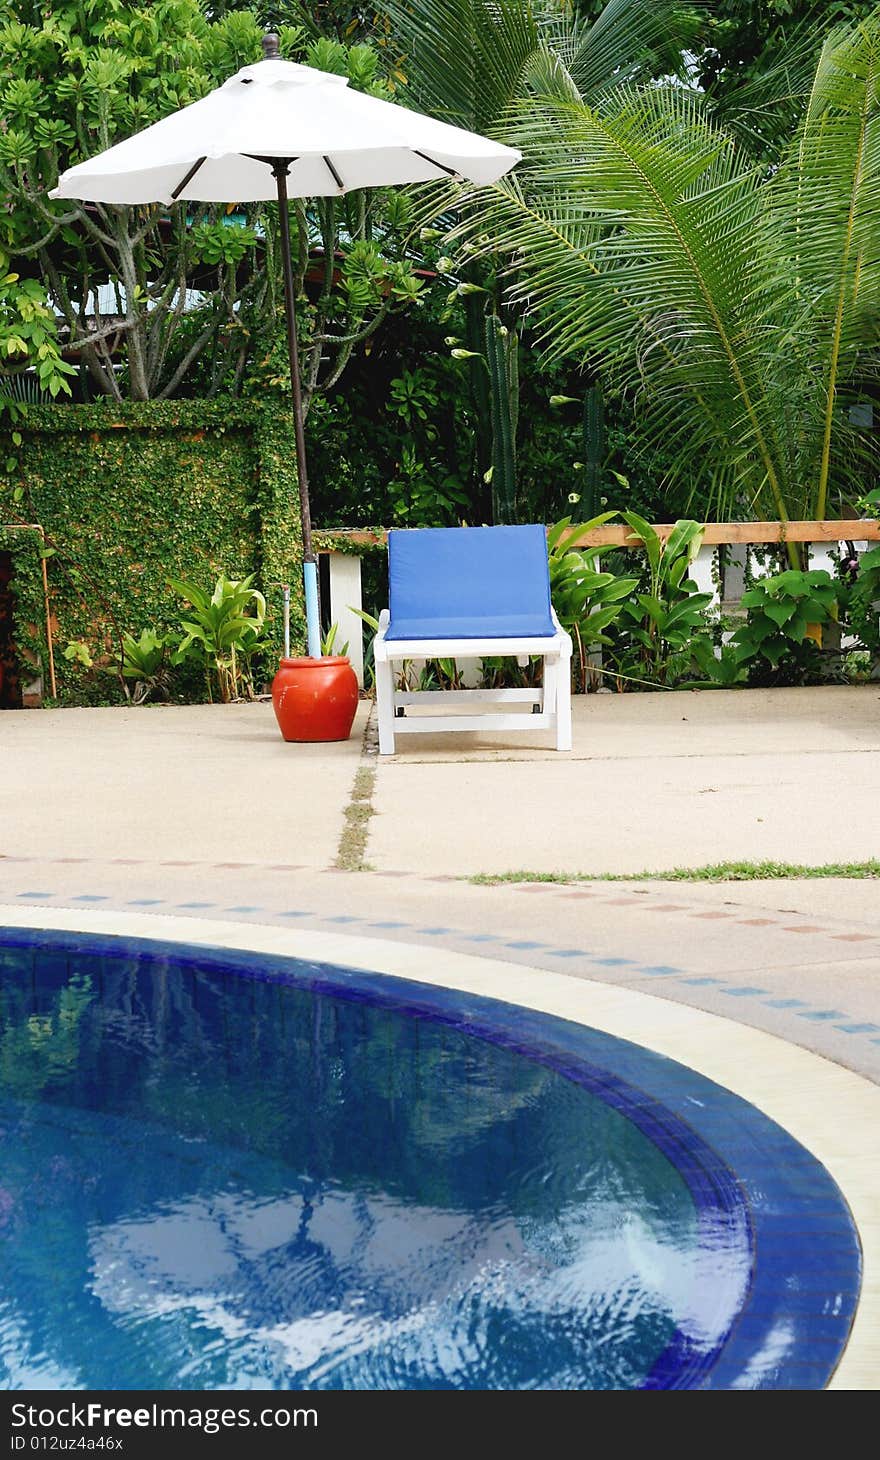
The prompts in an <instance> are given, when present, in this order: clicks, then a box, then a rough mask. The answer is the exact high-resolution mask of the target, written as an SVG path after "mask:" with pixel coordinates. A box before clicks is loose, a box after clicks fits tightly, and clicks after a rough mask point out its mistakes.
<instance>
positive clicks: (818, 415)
mask: <svg viewBox="0 0 880 1460" xmlns="http://www.w3.org/2000/svg"><path fill="white" fill-rule="evenodd" d="M554 59H555V74H556V84H555V86H551V85H550V84H549V81H548V85H547V87H546V88H545V91H544V92H543V93H537V94H535V95H532V96H530V97H529V98H528V100H524V101H522V102H520V103H517V104H516V105H515V106H514V107H513V108H512V109H511V111H510V113H509V118H508V121H507V122H506V123H505V127H504V137H505V140H507V141H509V142H511V143H513V144H514V145H516V146H519V147H520V148H521V149H522V150H523V151H524V153H525V158H524V161H523V163H522V164H521V165H520V166H519V168H517V170H516V173H515V174H513V175H512V176H511V177H509V178H506V179H503V180H502V182H500V183H499V184H497V185H496V186H495V187H494V188H492V189H484V190H473V191H472V192H471V193H470V194H469V197H470V202H471V212H470V213H468V214H467V216H466V217H465V219H464V221H463V222H462V223H461V224H460V225H459V227H458V228H457V230H456V231H455V232H454V234H453V236H452V240H451V241H452V242H453V243H454V244H455V246H456V247H458V248H459V249H461V248H463V249H465V251H466V257H467V259H468V264H469V267H471V266H473V265H474V261H475V260H476V261H477V262H478V261H479V260H480V259H481V258H484V257H485V258H487V259H493V260H494V259H496V258H497V257H498V255H499V254H501V255H502V256H503V257H504V258H506V259H507V260H508V263H509V288H508V293H507V304H508V307H509V308H513V309H519V310H522V311H525V312H526V314H527V318H528V320H529V322H530V323H531V324H532V325H533V326H534V327H535V328H536V330H537V337H538V339H539V341H540V342H541V343H542V344H543V345H544V347H545V349H546V352H547V356H548V357H549V358H553V359H563V358H566V359H570V360H577V361H580V362H581V363H583V364H585V365H588V366H589V368H591V369H593V368H597V367H600V368H601V369H602V373H603V378H605V379H607V380H610V381H611V382H612V384H613V386H614V388H615V389H616V390H621V391H624V392H631V393H632V394H633V395H635V394H636V393H638V394H639V398H640V407H641V409H640V416H641V429H642V431H643V434H644V437H645V438H651V439H653V440H654V441H657V440H662V441H664V443H665V447H666V450H667V451H668V454H669V460H668V467H667V477H668V480H669V481H670V482H671V483H672V484H673V485H676V484H678V485H679V486H681V485H682V484H684V483H687V485H688V487H689V488H690V489H691V490H692V491H693V493H694V496H695V499H698V500H699V502H700V511H701V513H705V514H706V515H721V516H724V515H735V514H736V513H737V512H742V511H743V510H746V511H748V512H754V511H755V510H757V511H759V512H761V513H763V514H765V515H767V516H768V517H775V518H785V517H789V516H791V517H806V518H821V517H823V516H824V515H825V513H826V510H827V507H828V504H829V503H835V504H838V503H840V502H841V501H847V500H851V499H852V497H853V496H854V495H856V494H857V489H858V488H860V486H861V483H862V482H863V481H864V476H865V472H866V470H867V471H870V470H871V469H872V467H871V453H872V451H873V449H874V448H873V445H872V442H871V440H870V433H869V432H867V431H865V430H863V429H862V428H861V427H859V426H858V425H857V424H856V423H855V422H854V421H853V420H852V419H851V418H850V416H849V413H848V411H847V410H846V409H845V407H847V406H848V405H849V404H855V403H857V402H859V401H860V400H863V399H864V398H865V396H866V394H870V391H871V390H872V389H873V383H874V382H875V381H876V380H877V378H878V376H880V348H878V341H877V333H876V299H877V295H878V287H880V285H878V278H877V273H878V269H880V263H878V260H880V210H878V208H877V198H878V196H880V151H878V149H877V147H876V145H875V134H876V131H877V128H878V125H880V11H877V12H875V13H874V15H873V16H872V17H871V18H870V19H868V20H865V21H864V22H863V23H862V24H861V25H860V26H859V27H857V28H855V29H852V30H845V31H843V32H837V31H835V32H832V33H831V34H830V35H829V36H828V38H827V39H826V42H825V45H824V47H823V49H822V52H821V55H820V57H819V60H818V63H817V66H816V69H815V74H814V78H813V85H812V89H811V93H810V101H809V105H808V106H807V107H806V108H805V109H804V111H803V115H802V119H801V121H800V125H799V127H798V130H797V132H796V134H795V135H794V136H792V137H791V138H790V140H789V142H788V145H787V146H786V148H785V150H784V153H783V154H782V156H781V158H780V159H779V161H778V164H777V165H776V166H774V167H773V168H771V169H768V168H766V167H765V166H756V165H755V163H754V160H753V159H752V158H751V157H749V155H748V154H747V153H745V152H744V151H743V149H742V148H740V147H738V146H737V145H736V143H735V141H734V138H733V137H732V136H731V134H730V133H729V132H727V131H725V130H724V129H723V128H722V127H721V126H720V125H719V124H718V123H717V122H715V121H714V120H713V119H712V116H711V114H710V113H709V112H708V111H707V108H706V106H705V103H704V100H703V98H702V97H701V96H700V95H699V94H698V93H696V92H694V91H693V90H688V89H686V88H681V87H677V88H668V87H661V86H653V87H646V88H644V89H641V90H636V89H634V88H626V87H622V88H616V89H615V90H614V92H613V94H610V95H609V96H608V97H606V98H603V99H601V100H600V101H599V102H597V103H596V104H592V105H591V104H589V103H587V102H586V101H584V100H583V98H582V97H580V96H579V95H578V92H577V87H576V86H575V85H574V83H573V81H571V84H566V85H567V90H565V88H563V87H562V81H563V80H564V70H565V68H564V61H563V58H561V57H559V58H554ZM569 77H570V73H569ZM563 92H564V94H563Z"/></svg>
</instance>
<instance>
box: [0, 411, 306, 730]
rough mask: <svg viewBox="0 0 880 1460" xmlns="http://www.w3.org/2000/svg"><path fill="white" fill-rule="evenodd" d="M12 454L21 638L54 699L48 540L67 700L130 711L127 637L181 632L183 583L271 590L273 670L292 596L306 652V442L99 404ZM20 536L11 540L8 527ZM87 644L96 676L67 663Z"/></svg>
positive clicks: (30, 421) (195, 417)
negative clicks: (27, 527)
mask: <svg viewBox="0 0 880 1460" xmlns="http://www.w3.org/2000/svg"><path fill="white" fill-rule="evenodd" d="M16 429H17V433H18V435H19V436H20V444H16V440H13V438H12V436H11V435H10V434H9V433H7V434H6V436H5V437H3V438H0V461H2V462H3V463H5V469H4V471H3V472H2V473H0V550H5V551H12V552H13V553H14V555H15V557H14V568H15V581H14V589H15V614H14V632H15V637H16V650H17V653H18V655H19V658H20V660H21V661H22V663H23V664H32V663H34V662H35V660H38V661H39V663H40V665H41V668H42V672H43V685H44V695H46V696H47V695H48V683H49V681H48V675H47V672H46V670H47V662H46V661H47V649H46V634H45V612H44V606H43V601H42V582H41V572H40V564H39V552H40V550H41V544H40V540H39V537H38V535H37V534H36V533H27V532H22V531H20V530H15V529H14V524H16V523H23V522H28V523H38V524H40V526H42V528H43V529H44V531H45V534H46V542H47V547H48V551H49V554H50V556H49V559H48V570H49V589H50V603H51V612H52V621H53V635H54V639H55V665H56V674H57V682H58V700H59V702H60V703H62V704H89V703H99V702H102V701H107V702H113V701H115V700H117V699H121V698H122V691H121V688H120V687H119V683H118V680H117V679H116V677H115V676H114V674H113V673H112V672H107V671H108V667H109V668H110V669H111V670H112V666H113V663H114V661H115V660H116V659H117V658H118V653H117V647H116V646H117V644H118V640H119V636H120V635H121V634H122V633H132V634H134V635H135V636H137V634H138V633H139V632H140V630H141V629H142V628H143V627H145V626H146V625H148V624H155V625H156V626H157V627H158V628H160V629H169V628H172V627H173V626H174V625H175V624H176V623H177V620H178V615H179V610H180V607H181V605H180V601H179V600H178V599H177V598H176V596H175V595H174V593H173V592H172V591H171V589H170V588H169V587H168V579H169V578H172V577H178V578H180V577H182V578H192V579H196V580H197V581H199V582H201V583H203V584H204V585H205V586H207V585H209V584H212V583H213V581H214V579H215V578H216V576H217V574H218V573H219V572H220V571H221V570H223V571H225V572H226V573H227V574H228V576H229V577H231V578H236V577H243V576H244V575H245V574H246V573H251V572H255V573H256V574H257V584H258V586H259V587H260V588H261V589H262V590H263V592H264V593H265V594H266V597H267V600H268V604H269V634H270V643H271V646H272V652H271V653H270V654H269V656H268V662H269V669H270V672H271V659H272V657H273V654H274V650H275V649H276V648H277V647H278V646H279V644H280V639H281V632H282V630H281V592H280V587H279V585H280V584H281V583H282V582H289V583H290V584H291V598H292V603H291V634H292V640H293V643H294V645H295V646H296V645H299V644H302V642H303V640H304V627H303V619H304V615H303V603H302V589H301V574H300V562H301V554H300V532H299V509H298V498H297V477H296V463H295V455H294V441H293V430H292V425H291V423H290V422H289V419H288V418H287V416H286V413H284V412H282V413H281V414H280V416H279V413H278V409H277V407H275V408H274V409H272V410H270V409H268V408H266V407H263V406H260V405H254V404H253V403H242V402H238V401H210V402H204V401H179V402H168V403H163V404H154V403H147V404H126V405H119V404H118V403H113V402H109V401H108V402H101V403H98V404H94V405H61V406H33V407H30V408H28V410H27V413H26V416H25V418H24V420H23V421H21V422H17V423H16ZM7 524H8V525H9V527H8V529H6V530H4V528H5V527H6V525H7ZM70 644H83V645H84V646H85V647H86V649H87V650H88V653H89V655H90V657H91V658H92V659H93V660H94V667H93V668H91V669H86V668H84V666H83V664H82V663H79V662H76V661H71V660H68V659H65V657H64V650H65V648H66V647H67V646H68V645H70Z"/></svg>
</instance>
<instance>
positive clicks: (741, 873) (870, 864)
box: [465, 857, 880, 887]
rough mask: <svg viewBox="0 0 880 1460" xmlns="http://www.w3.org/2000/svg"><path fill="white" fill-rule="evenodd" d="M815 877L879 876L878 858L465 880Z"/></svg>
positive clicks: (497, 882)
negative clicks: (857, 860)
mask: <svg viewBox="0 0 880 1460" xmlns="http://www.w3.org/2000/svg"><path fill="white" fill-rule="evenodd" d="M819 877H851V878H858V879H866V878H872V877H880V860H878V859H877V858H876V857H871V858H870V859H869V860H868V861H867V862H821V863H819V864H818V865H816V866H810V865H808V864H805V863H802V862H711V863H709V864H708V865H707V866H705V867H673V868H672V869H671V871H667V872H592V873H590V872H501V873H498V874H497V875H492V874H490V873H488V872H480V873H477V875H476V876H475V877H468V878H466V879H465V880H466V881H468V882H472V883H475V884H476V885H477V886H478V887H497V886H500V885H501V884H502V883H505V882H559V883H570V882H772V881H781V880H783V879H791V880H793V881H801V880H804V881H805V880H808V879H810V878H819Z"/></svg>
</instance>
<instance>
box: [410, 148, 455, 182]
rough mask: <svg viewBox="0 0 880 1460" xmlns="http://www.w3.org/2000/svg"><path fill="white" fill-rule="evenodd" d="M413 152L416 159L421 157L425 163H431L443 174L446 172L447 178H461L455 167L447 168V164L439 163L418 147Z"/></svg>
mask: <svg viewBox="0 0 880 1460" xmlns="http://www.w3.org/2000/svg"><path fill="white" fill-rule="evenodd" d="M411 150H412V152H413V153H414V155H415V156H416V157H421V159H422V161H423V162H430V164H431V166H432V167H438V168H439V169H440V171H441V172H445V173H446V176H447V177H459V176H460V174H459V173H457V172H456V170H455V168H454V167H447V166H446V163H445V162H438V161H437V159H436V157H429V156H428V154H427V152H420V151H419V149H418V147H413V148H412V149H411Z"/></svg>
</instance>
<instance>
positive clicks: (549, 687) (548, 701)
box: [541, 654, 559, 715]
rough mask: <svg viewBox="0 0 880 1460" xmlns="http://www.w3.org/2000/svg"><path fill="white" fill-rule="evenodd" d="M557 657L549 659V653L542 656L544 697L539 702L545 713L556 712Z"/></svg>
mask: <svg viewBox="0 0 880 1460" xmlns="http://www.w3.org/2000/svg"><path fill="white" fill-rule="evenodd" d="M558 665H559V660H558V659H555V658H554V659H551V658H550V656H549V655H547V654H545V656H544V698H543V700H542V702H541V709H542V710H543V712H544V714H545V715H555V713H556V686H557V682H558V681H557V669H558Z"/></svg>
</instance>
